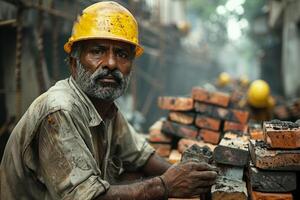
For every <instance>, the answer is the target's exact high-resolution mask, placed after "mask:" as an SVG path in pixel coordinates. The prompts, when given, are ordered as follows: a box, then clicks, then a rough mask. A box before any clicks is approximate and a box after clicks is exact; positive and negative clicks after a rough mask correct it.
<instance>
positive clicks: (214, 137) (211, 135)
mask: <svg viewBox="0 0 300 200" xmlns="http://www.w3.org/2000/svg"><path fill="white" fill-rule="evenodd" d="M198 137H201V139H202V140H203V141H204V142H208V143H211V144H218V143H219V141H220V138H221V133H220V132H217V131H211V130H207V129H200V130H199V134H198Z"/></svg>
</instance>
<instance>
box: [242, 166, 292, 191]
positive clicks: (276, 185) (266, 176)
mask: <svg viewBox="0 0 300 200" xmlns="http://www.w3.org/2000/svg"><path fill="white" fill-rule="evenodd" d="M248 177H249V178H248V179H249V180H250V181H249V183H250V186H251V187H252V189H253V190H255V191H259V192H291V191H293V190H296V188H297V185H296V181H297V180H296V179H297V176H296V173H295V172H284V171H267V170H260V169H258V168H256V167H255V166H254V165H253V164H252V163H251V164H250V166H249V168H248Z"/></svg>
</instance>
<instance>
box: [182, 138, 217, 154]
mask: <svg viewBox="0 0 300 200" xmlns="http://www.w3.org/2000/svg"><path fill="white" fill-rule="evenodd" d="M193 144H197V145H198V146H200V147H208V148H209V149H210V150H211V151H214V149H215V148H216V145H213V144H210V143H206V142H203V141H196V140H191V139H185V138H184V139H181V140H179V142H178V143H177V149H178V151H179V152H180V153H183V152H184V151H185V150H186V149H187V148H189V147H190V146H192V145H193Z"/></svg>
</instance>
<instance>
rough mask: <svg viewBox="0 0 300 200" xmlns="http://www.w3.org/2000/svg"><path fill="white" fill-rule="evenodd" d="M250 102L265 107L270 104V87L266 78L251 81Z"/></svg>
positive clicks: (257, 106) (248, 95) (248, 97)
mask: <svg viewBox="0 0 300 200" xmlns="http://www.w3.org/2000/svg"><path fill="white" fill-rule="evenodd" d="M247 100H248V103H249V104H250V105H251V106H253V107H256V108H265V107H268V106H269V103H271V102H269V101H270V100H271V99H270V87H269V85H268V83H267V82H266V81H264V80H255V81H253V82H252V83H251V85H250V87H249V89H248V92H247Z"/></svg>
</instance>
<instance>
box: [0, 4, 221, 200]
mask: <svg viewBox="0 0 300 200" xmlns="http://www.w3.org/2000/svg"><path fill="white" fill-rule="evenodd" d="M64 50H65V51H66V52H67V53H68V55H69V64H70V68H71V76H70V78H68V79H66V80H62V81H59V82H57V83H56V84H55V85H54V86H53V87H52V88H50V89H49V90H48V91H47V92H46V93H44V94H42V95H41V96H39V97H38V98H37V99H36V100H35V101H34V102H33V103H32V104H31V106H30V107H29V108H28V110H27V111H26V113H25V114H24V115H23V117H22V118H21V120H20V121H19V122H18V124H17V125H16V127H15V129H14V130H13V132H12V134H11V136H10V138H9V141H8V143H7V145H6V148H5V152H4V156H3V159H2V162H1V189H0V190H1V195H0V199H3V200H4V199H5V200H16V199H22V200H29V199H30V200H34V199H38V200H41V199H47V200H50V199H72V200H89V199H105V200H106V199H122V200H126V199H139V200H150V199H153V200H157V199H167V198H168V197H192V196H197V195H199V194H200V193H203V192H207V191H209V190H210V186H211V185H212V184H214V182H215V179H216V176H217V172H216V168H215V167H213V166H211V165H208V164H206V163H194V162H186V163H181V164H178V165H173V166H170V164H169V163H167V162H166V161H165V160H163V159H162V158H160V157H159V156H158V155H156V154H155V152H154V149H153V148H151V147H150V146H149V144H148V143H147V142H146V141H145V140H144V139H143V138H142V137H141V136H140V135H138V134H137V133H136V132H135V131H134V130H133V128H132V126H131V125H130V124H128V122H127V121H126V119H125V118H124V117H123V115H122V113H121V112H120V111H119V110H118V107H117V106H116V104H115V103H114V100H115V99H117V98H118V97H120V96H121V95H122V94H124V92H125V90H126V88H127V86H128V83H129V80H130V75H131V72H132V63H133V60H134V58H135V57H138V56H140V55H141V54H142V53H143V48H142V47H141V45H140V43H139V41H138V27H137V22H136V20H135V19H134V17H133V16H132V14H131V13H130V12H129V11H128V10H127V9H125V8H124V7H122V6H121V5H119V4H118V3H116V2H98V3H96V4H93V5H91V6H89V7H88V8H86V9H85V10H83V13H82V15H81V16H80V17H79V18H78V20H77V21H76V22H75V24H74V27H73V32H72V36H71V37H70V38H69V40H68V42H67V43H66V44H65V45H64ZM132 171H141V172H143V173H144V174H145V175H147V176H150V177H151V178H148V179H145V180H142V181H141V180H140V181H137V182H135V183H131V184H120V182H119V177H120V175H122V174H123V173H125V172H132Z"/></svg>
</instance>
